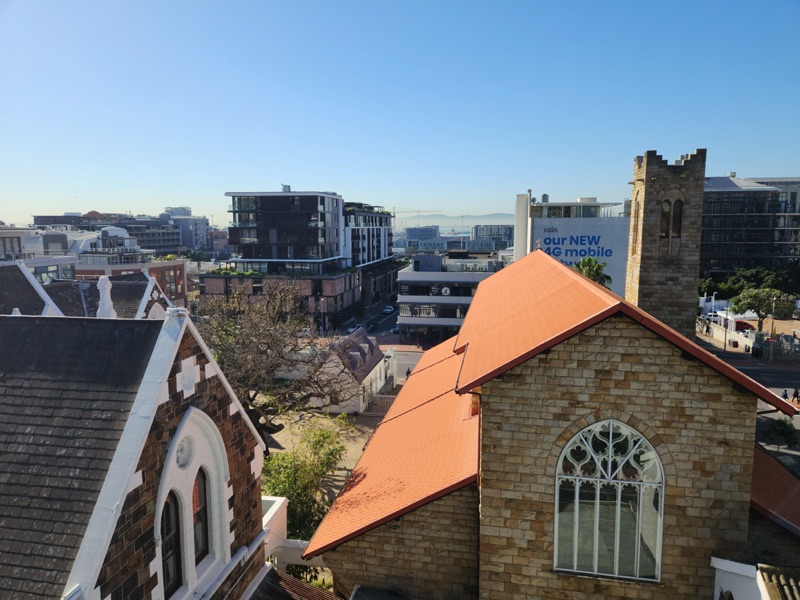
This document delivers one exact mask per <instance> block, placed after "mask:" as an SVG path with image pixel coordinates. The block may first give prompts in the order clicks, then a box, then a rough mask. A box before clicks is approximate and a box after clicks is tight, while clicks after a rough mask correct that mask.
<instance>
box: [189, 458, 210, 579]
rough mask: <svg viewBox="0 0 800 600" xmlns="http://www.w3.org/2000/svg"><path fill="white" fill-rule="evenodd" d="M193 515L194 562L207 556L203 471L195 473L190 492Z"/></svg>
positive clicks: (206, 489) (206, 494)
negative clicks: (192, 487) (192, 488)
mask: <svg viewBox="0 0 800 600" xmlns="http://www.w3.org/2000/svg"><path fill="white" fill-rule="evenodd" d="M192 512H193V513H194V562H195V564H198V563H199V562H200V561H201V560H203V559H204V558H205V557H206V556H208V478H207V477H206V474H205V472H204V471H203V469H200V470H199V471H198V472H197V477H196V478H195V480H194V490H193V491H192Z"/></svg>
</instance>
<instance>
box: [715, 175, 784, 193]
mask: <svg viewBox="0 0 800 600" xmlns="http://www.w3.org/2000/svg"><path fill="white" fill-rule="evenodd" d="M703 191H705V192H743V191H748V192H752V191H756V192H777V191H779V190H778V188H775V187H771V186H768V185H762V184H760V183H756V182H755V181H750V180H749V179H741V178H739V177H706V182H705V186H704V189H703Z"/></svg>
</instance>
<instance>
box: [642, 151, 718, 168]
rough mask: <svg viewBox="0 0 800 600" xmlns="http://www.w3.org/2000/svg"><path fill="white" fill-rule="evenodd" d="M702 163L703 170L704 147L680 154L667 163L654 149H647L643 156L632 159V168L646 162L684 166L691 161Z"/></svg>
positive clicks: (665, 165)
mask: <svg viewBox="0 0 800 600" xmlns="http://www.w3.org/2000/svg"><path fill="white" fill-rule="evenodd" d="M693 162H694V163H695V164H696V163H699V162H702V163H703V172H705V164H706V149H705V148H698V149H696V150H695V151H694V153H693V154H681V156H680V158H678V159H677V160H676V161H675V162H674V163H672V164H669V162H668V161H666V160H664V157H663V156H661V155H660V154H659V153H658V152H657V151H655V150H648V151H647V152H645V153H644V156H637V157H636V158H635V159H634V165H633V168H634V169H635V170H636V169H641V168H643V167H644V166H645V164H647V165H648V166H651V167H656V166H659V167H667V168H668V167H673V168H674V167H685V166H689V165H690V164H692V163H693Z"/></svg>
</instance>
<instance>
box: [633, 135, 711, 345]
mask: <svg viewBox="0 0 800 600" xmlns="http://www.w3.org/2000/svg"><path fill="white" fill-rule="evenodd" d="M705 174H706V150H705V148H701V149H699V150H695V153H694V154H691V155H688V154H687V155H684V156H681V158H680V159H679V160H676V161H675V164H672V165H670V164H668V163H667V161H665V160H664V159H663V158H662V157H661V156H660V155H659V154H657V153H656V152H655V150H648V151H647V152H646V153H645V155H644V156H637V157H636V158H635V159H634V162H633V194H632V196H631V229H630V236H629V243H628V272H627V279H626V283H625V299H626V300H628V301H629V302H631V303H633V304H636V305H637V306H639V308H642V309H644V310H645V311H647V312H648V313H650V314H651V315H653V316H654V317H656V318H657V319H659V320H660V321H662V322H664V323H666V324H667V325H669V326H670V327H672V328H673V329H675V330H677V331H679V332H680V333H682V334H683V335H685V336H686V337H688V338H690V339H694V335H695V321H696V317H697V288H698V284H699V278H700V225H701V222H702V218H703V190H704V187H705Z"/></svg>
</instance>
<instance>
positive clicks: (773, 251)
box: [700, 174, 800, 277]
mask: <svg viewBox="0 0 800 600" xmlns="http://www.w3.org/2000/svg"><path fill="white" fill-rule="evenodd" d="M795 194H796V192H795ZM790 197H791V196H790V195H789V194H784V195H783V198H782V197H781V191H780V189H779V188H778V187H774V186H771V185H764V184H762V183H756V182H755V181H752V180H748V179H740V178H737V177H735V176H733V174H732V175H731V176H728V177H706V181H705V190H704V193H703V223H702V231H701V241H700V275H701V277H712V276H714V275H718V276H720V277H725V276H727V275H730V274H732V273H733V272H734V271H735V270H736V269H737V268H751V267H766V268H775V267H779V266H782V265H785V264H787V263H789V262H797V260H798V258H800V210H798V207H797V198H796V195H795V196H794V202H793V203H792V202H791V201H789V198H790Z"/></svg>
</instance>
